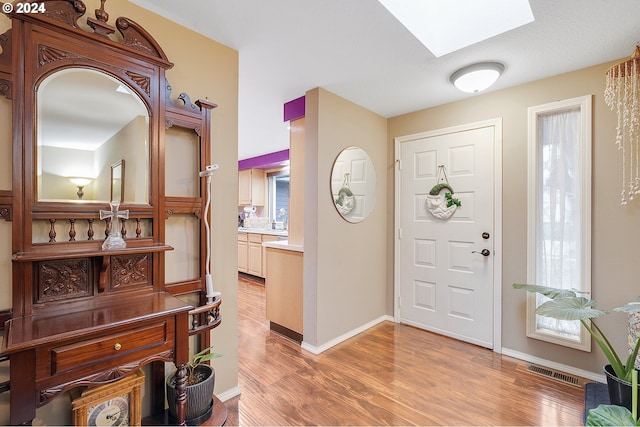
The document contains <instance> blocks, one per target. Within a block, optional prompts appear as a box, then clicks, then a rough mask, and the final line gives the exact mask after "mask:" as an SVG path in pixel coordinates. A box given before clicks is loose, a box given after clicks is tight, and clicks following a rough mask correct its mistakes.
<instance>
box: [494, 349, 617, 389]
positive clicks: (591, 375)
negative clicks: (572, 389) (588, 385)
mask: <svg viewBox="0 0 640 427" xmlns="http://www.w3.org/2000/svg"><path fill="white" fill-rule="evenodd" d="M502 354H504V355H505V356H510V357H514V358H516V359H520V360H524V361H525V362H530V363H535V364H536V365H540V366H543V367H545V368H549V369H554V370H556V371H560V372H565V373H567V374H572V375H576V376H578V377H582V378H586V379H589V380H592V381H597V382H599V383H606V382H607V377H606V376H605V375H604V374H600V375H599V374H596V373H595V372H591V371H585V370H583V369H578V368H574V367H573V366H569V365H563V364H562V363H556V362H553V361H551V360H546V359H541V358H539V357H536V356H532V355H530V354H526V353H521V352H519V351H515V350H510V349H508V348H504V347H502Z"/></svg>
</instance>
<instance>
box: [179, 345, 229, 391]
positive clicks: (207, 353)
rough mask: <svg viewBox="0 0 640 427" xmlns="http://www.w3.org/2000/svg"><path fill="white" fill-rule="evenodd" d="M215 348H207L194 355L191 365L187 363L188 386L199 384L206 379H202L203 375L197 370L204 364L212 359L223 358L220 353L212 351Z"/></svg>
mask: <svg viewBox="0 0 640 427" xmlns="http://www.w3.org/2000/svg"><path fill="white" fill-rule="evenodd" d="M212 349H213V346H210V347H207V348H205V349H204V350H202V351H199V352H198V353H196V354H194V355H193V357H192V358H191V360H190V361H189V363H187V385H193V384H198V383H199V382H201V381H202V380H204V378H202V377H201V375H202V374H201V373H200V372H199V371H197V370H196V367H197V366H198V365H200V364H202V363H204V362H207V361H209V360H212V359H217V358H219V357H222V355H221V354H219V353H213V352H212V351H211V350H212Z"/></svg>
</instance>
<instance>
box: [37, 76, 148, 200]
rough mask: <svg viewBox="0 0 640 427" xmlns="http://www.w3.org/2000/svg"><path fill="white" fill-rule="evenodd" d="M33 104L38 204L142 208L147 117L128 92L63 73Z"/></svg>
mask: <svg viewBox="0 0 640 427" xmlns="http://www.w3.org/2000/svg"><path fill="white" fill-rule="evenodd" d="M37 104H38V105H37V109H38V117H37V123H38V129H37V132H38V134H37V140H38V145H37V148H36V150H37V190H36V191H37V200H38V201H58V202H61V201H64V202H69V201H74V202H109V201H119V202H121V203H127V202H128V203H139V204H147V203H149V114H148V111H147V108H146V106H145V104H144V102H142V100H141V99H140V97H139V96H138V95H137V94H135V93H134V92H133V91H132V90H131V89H130V88H129V87H128V86H127V85H125V84H124V83H122V82H121V81H119V80H117V79H115V78H113V77H111V76H109V75H107V74H104V73H101V72H98V71H95V70H91V69H87V68H67V69H64V70H61V71H58V72H56V73H53V74H51V75H50V76H48V77H47V78H46V79H44V80H43V81H42V83H41V84H40V86H39V87H38V97H37ZM125 164H126V169H125V167H124V166H125Z"/></svg>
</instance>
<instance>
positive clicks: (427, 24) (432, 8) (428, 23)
mask: <svg viewBox="0 0 640 427" xmlns="http://www.w3.org/2000/svg"><path fill="white" fill-rule="evenodd" d="M378 1H379V2H380V3H381V4H382V5H383V6H384V7H385V8H386V9H387V10H388V11H389V12H390V13H391V14H392V15H393V16H395V17H396V19H397V20H398V21H400V23H401V24H402V25H404V26H405V27H406V28H407V29H408V30H409V31H410V32H411V33H412V34H413V35H414V36H415V37H416V38H417V39H418V40H420V42H421V43H422V44H423V45H425V46H426V47H427V49H429V50H430V51H431V53H433V54H434V55H435V56H436V57H440V56H443V55H446V54H448V53H451V52H454V51H456V50H458V49H462V48H464V47H467V46H471V45H472V44H474V43H478V42H480V41H482V40H486V39H489V38H491V37H494V36H497V35H498V34H502V33H505V32H507V31H510V30H513V29H514V28H518V27H520V26H522V25H525V24H528V23H530V22H533V21H534V17H533V12H532V11H531V6H530V5H529V2H528V1H527V0H482V1H478V0H456V1H451V0H378Z"/></svg>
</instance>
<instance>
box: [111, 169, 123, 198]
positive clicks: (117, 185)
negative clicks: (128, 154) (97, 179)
mask: <svg viewBox="0 0 640 427" xmlns="http://www.w3.org/2000/svg"><path fill="white" fill-rule="evenodd" d="M110 201H112V202H120V203H122V202H124V159H121V160H118V161H117V162H115V163H114V164H112V165H111V199H110Z"/></svg>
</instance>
